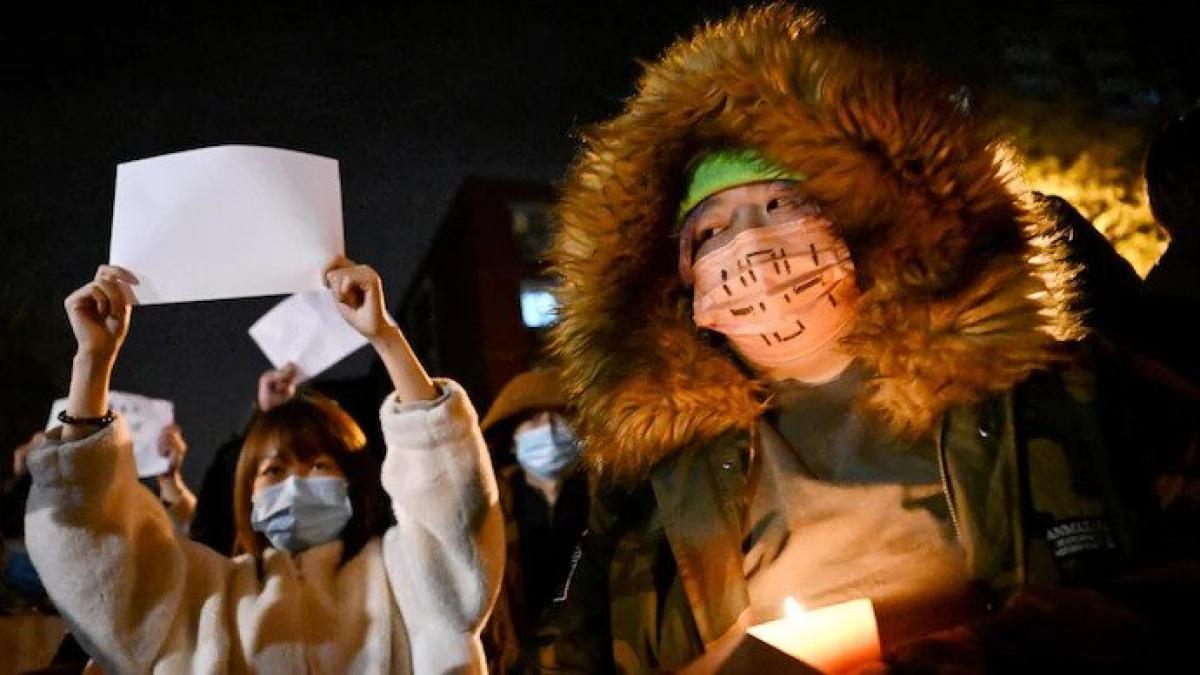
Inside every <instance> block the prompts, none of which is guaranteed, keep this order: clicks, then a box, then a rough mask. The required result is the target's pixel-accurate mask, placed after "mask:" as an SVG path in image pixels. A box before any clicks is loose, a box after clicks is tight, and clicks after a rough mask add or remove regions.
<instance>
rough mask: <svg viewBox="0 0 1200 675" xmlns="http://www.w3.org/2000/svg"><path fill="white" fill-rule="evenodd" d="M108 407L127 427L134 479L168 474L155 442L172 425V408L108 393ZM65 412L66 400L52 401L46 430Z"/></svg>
mask: <svg viewBox="0 0 1200 675" xmlns="http://www.w3.org/2000/svg"><path fill="white" fill-rule="evenodd" d="M108 407H109V408H111V409H112V411H113V412H115V413H119V414H120V415H121V416H122V417H124V418H125V423H126V424H127V425H129V432H130V435H131V436H133V459H134V462H135V463H136V464H137V472H138V476H141V477H143V478H144V477H146V476H161V475H162V474H164V473H166V472H167V471H170V469H171V460H170V459H168V458H167V457H163V456H162V455H160V454H159V452H158V438H159V436H160V435H161V434H162V431H163V429H164V428H165V427H166V426H167V425H168V424H171V423H172V422H174V421H175V405H174V404H173V403H171V402H170V401H164V400H162V399H157V398H149V397H146V396H139V395H137V394H126V393H124V392H120V391H110V392H108ZM66 409H67V399H65V398H60V399H58V400H57V401H55V402H54V405H53V406H52V407H51V408H50V421H49V422H48V423H47V425H46V428H47V429H50V428H53V427H56V426H58V425H59V424H60V422H59V421H58V413H59V412H60V411H62V410H66Z"/></svg>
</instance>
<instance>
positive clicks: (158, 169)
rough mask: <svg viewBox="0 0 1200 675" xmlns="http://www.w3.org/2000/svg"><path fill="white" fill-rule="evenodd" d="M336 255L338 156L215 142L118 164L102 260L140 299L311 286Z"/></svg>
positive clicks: (339, 238)
mask: <svg viewBox="0 0 1200 675" xmlns="http://www.w3.org/2000/svg"><path fill="white" fill-rule="evenodd" d="M343 252H344V239H343V232H342V189H341V182H340V180H339V178H338V163H337V160H334V159H330V158H328V157H320V156H317V155H310V154H306V153H303V152H295V151H292V150H281V149H279V148H264V147H255V146H248V145H220V146H214V147H211V148H201V149H199V150H187V151H185V152H176V153H173V154H169V155H162V156H159V157H151V158H149V159H142V160H138V161H134V162H126V163H124V164H120V165H118V166H117V187H116V197H115V198H114V200H113V223H112V242H111V248H110V252H109V262H110V263H111V264H113V265H120V266H121V267H124V268H126V269H128V270H129V271H130V272H133V274H134V276H136V277H138V280H139V281H140V282H141V283H139V284H137V285H135V286H133V293H134V296H135V300H136V301H137V302H138V303H140V304H143V305H151V304H158V303H167V302H187V301H194V300H219V299H222V298H241V297H250V296H259V295H282V294H285V293H296V292H299V291H306V290H317V289H319V288H322V279H321V273H322V271H323V270H324V268H325V265H327V264H328V263H329V261H330V260H332V259H333V258H334V257H335V256H338V255H341V254H342V253H343Z"/></svg>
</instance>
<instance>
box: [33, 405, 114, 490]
mask: <svg viewBox="0 0 1200 675" xmlns="http://www.w3.org/2000/svg"><path fill="white" fill-rule="evenodd" d="M62 431H63V428H62V427H61V426H57V427H54V428H53V429H50V430H49V431H47V432H46V438H45V440H44V441H42V444H41V445H39V446H38V447H36V448H34V449H33V450H32V451H31V452H30V453H29V473H30V477H31V478H32V479H33V483H34V484H35V485H38V486H42V487H56V486H66V485H81V484H85V483H86V484H92V485H95V484H104V483H107V482H109V481H111V480H112V477H113V475H114V473H115V472H116V469H117V466H118V464H120V463H122V457H124V460H125V461H128V462H132V461H133V456H132V452H127V453H125V454H124V456H123V455H122V453H121V452H120V449H121V448H131V447H132V443H133V439H132V437H131V436H130V434H129V427H128V426H127V425H126V424H125V420H124V418H122V417H120V416H118V417H117V419H116V420H115V421H114V422H113V423H112V424H110V425H108V426H106V427H103V428H100V429H97V430H96V431H95V432H93V433H92V434H90V435H88V436H86V437H84V438H80V439H78V440H74V441H63V440H62Z"/></svg>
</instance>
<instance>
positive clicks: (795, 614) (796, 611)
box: [783, 598, 805, 621]
mask: <svg viewBox="0 0 1200 675" xmlns="http://www.w3.org/2000/svg"><path fill="white" fill-rule="evenodd" d="M804 612H805V609H804V606H803V605H801V604H800V603H798V602H796V599H795V598H787V599H785V600H784V601H783V615H784V616H786V617H787V618H788V619H790V620H792V621H796V620H799V619H803V618H804Z"/></svg>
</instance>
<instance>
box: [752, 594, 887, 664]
mask: <svg viewBox="0 0 1200 675" xmlns="http://www.w3.org/2000/svg"><path fill="white" fill-rule="evenodd" d="M783 608H784V617H783V618H782V619H778V620H776V621H768V622H767V623H761V624H758V625H757V626H751V627H750V629H749V630H748V631H747V632H748V633H749V634H750V635H753V636H754V637H756V638H758V639H759V640H762V641H763V642H766V643H767V644H769V645H771V646H773V647H775V648H776V649H778V650H780V651H782V652H784V653H786V654H788V655H790V656H791V657H793V658H795V659H799V660H800V661H803V662H804V663H806V664H808V665H810V666H812V667H813V668H816V669H818V670H820V671H821V672H825V673H836V672H840V671H844V670H848V669H850V668H852V667H854V666H857V665H861V664H864V663H869V662H871V661H878V660H879V658H880V646H879V627H878V626H877V625H876V623H875V608H874V606H873V605H872V604H871V601H870V600H869V599H867V598H861V599H858V600H851V601H849V602H843V603H841V604H837V605H830V606H828V607H821V608H819V609H812V610H805V609H804V608H802V607H801V606H800V604H799V603H798V602H796V601H795V600H793V599H792V598H788V599H787V600H786V601H785V602H784V606H783Z"/></svg>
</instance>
